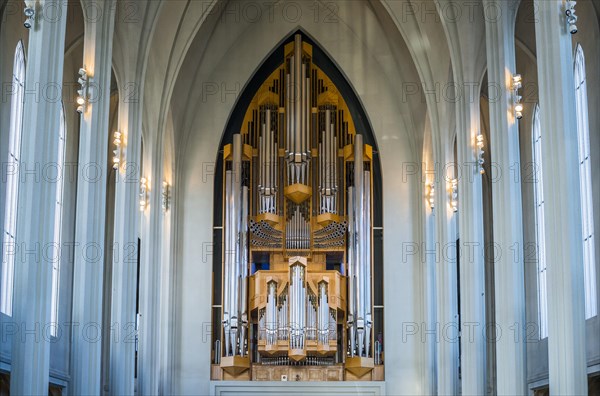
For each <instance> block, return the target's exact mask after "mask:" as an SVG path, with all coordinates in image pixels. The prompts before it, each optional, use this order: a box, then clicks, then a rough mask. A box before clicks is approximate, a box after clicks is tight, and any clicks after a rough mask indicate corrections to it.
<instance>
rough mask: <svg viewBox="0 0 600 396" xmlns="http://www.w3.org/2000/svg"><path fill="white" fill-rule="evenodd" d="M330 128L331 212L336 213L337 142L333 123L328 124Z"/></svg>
mask: <svg viewBox="0 0 600 396" xmlns="http://www.w3.org/2000/svg"><path fill="white" fill-rule="evenodd" d="M330 130H331V175H332V177H331V212H332V213H337V209H336V197H337V194H336V192H337V143H336V141H337V140H336V137H335V133H334V131H335V128H334V124H333V123H331V124H330Z"/></svg>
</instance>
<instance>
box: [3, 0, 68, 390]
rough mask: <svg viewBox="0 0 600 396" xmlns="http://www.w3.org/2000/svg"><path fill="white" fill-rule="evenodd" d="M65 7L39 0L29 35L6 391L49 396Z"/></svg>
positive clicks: (57, 2)
mask: <svg viewBox="0 0 600 396" xmlns="http://www.w3.org/2000/svg"><path fill="white" fill-rule="evenodd" d="M66 20H67V18H66V2H63V1H61V0H45V1H40V2H39V3H37V6H36V16H35V22H34V24H33V27H32V28H31V30H30V32H29V46H28V51H27V53H28V56H27V71H26V74H25V76H26V77H25V103H24V110H23V114H24V116H23V131H22V141H21V162H20V164H19V174H20V181H19V199H18V211H17V213H18V215H17V235H16V241H15V243H16V249H15V250H16V253H15V277H14V297H13V298H14V300H13V317H12V320H13V322H14V324H15V325H16V326H17V327H18V333H17V334H14V335H13V343H12V360H11V376H10V392H11V394H13V395H47V394H48V377H49V367H50V336H49V334H50V329H49V327H47V326H48V324H49V323H50V310H51V307H50V301H51V293H52V266H53V263H54V259H53V257H55V256H56V247H55V246H54V245H53V243H54V214H55V207H56V188H57V181H58V182H60V181H61V180H62V177H63V174H62V170H59V171H58V174H56V173H55V172H56V169H55V166H54V164H56V163H57V162H58V155H59V153H58V140H59V136H58V130H59V123H60V121H59V117H60V110H61V108H60V99H61V87H62V77H63V63H64V45H65V28H66Z"/></svg>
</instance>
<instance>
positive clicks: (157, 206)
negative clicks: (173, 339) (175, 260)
mask: <svg viewBox="0 0 600 396" xmlns="http://www.w3.org/2000/svg"><path fill="white" fill-rule="evenodd" d="M144 143H145V144H147V146H145V147H147V148H148V149H149V150H148V151H152V152H153V155H152V156H151V157H152V161H151V162H152V163H150V164H148V166H147V167H145V169H146V171H145V172H146V174H145V176H146V177H148V176H150V175H151V176H152V177H151V183H152V185H151V188H150V205H149V207H148V209H147V211H146V216H144V218H143V224H144V225H143V227H142V228H143V229H142V241H143V242H144V243H143V246H142V252H141V267H140V313H141V315H142V317H141V324H140V330H139V340H140V342H139V348H138V392H139V393H140V394H142V395H154V394H158V392H159V390H158V380H159V373H160V360H159V354H160V352H159V351H160V346H161V337H160V330H161V323H160V302H161V298H162V295H161V282H160V281H161V274H162V265H161V264H162V263H163V260H162V257H163V256H162V245H163V244H162V229H163V227H162V223H163V222H162V220H163V211H162V175H163V166H162V161H160V160H159V159H161V158H162V154H163V148H162V145H161V144H156V142H155V141H152V142H148V141H146V140H145V141H144Z"/></svg>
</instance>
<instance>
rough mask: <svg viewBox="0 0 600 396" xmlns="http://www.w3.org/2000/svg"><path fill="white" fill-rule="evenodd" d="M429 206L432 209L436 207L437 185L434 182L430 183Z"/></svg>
mask: <svg viewBox="0 0 600 396" xmlns="http://www.w3.org/2000/svg"><path fill="white" fill-rule="evenodd" d="M429 207H430V208H431V210H433V209H434V208H435V185H434V184H433V183H431V184H430V185H429Z"/></svg>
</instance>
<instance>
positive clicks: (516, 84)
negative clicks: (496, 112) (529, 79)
mask: <svg viewBox="0 0 600 396" xmlns="http://www.w3.org/2000/svg"><path fill="white" fill-rule="evenodd" d="M522 86H523V79H522V78H521V75H520V74H515V75H514V76H513V84H512V89H513V100H514V104H515V117H517V119H518V120H520V119H521V118H523V103H521V100H523V97H522V96H521V95H519V89H521V87H522Z"/></svg>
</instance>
